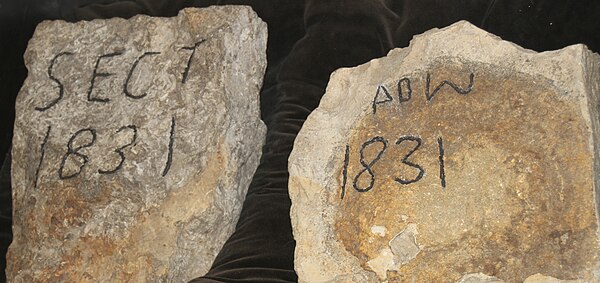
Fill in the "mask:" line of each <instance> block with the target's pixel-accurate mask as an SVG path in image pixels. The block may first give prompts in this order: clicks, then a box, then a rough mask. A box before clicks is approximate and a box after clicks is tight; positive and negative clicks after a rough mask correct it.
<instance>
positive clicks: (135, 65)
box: [123, 52, 160, 99]
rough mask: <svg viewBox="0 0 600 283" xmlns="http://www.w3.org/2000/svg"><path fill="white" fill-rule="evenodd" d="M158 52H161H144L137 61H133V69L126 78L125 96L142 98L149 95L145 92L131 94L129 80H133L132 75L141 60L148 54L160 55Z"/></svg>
mask: <svg viewBox="0 0 600 283" xmlns="http://www.w3.org/2000/svg"><path fill="white" fill-rule="evenodd" d="M158 54H160V52H146V53H144V54H142V56H140V57H138V58H137V59H135V61H134V62H133V66H131V69H129V73H128V74H127V79H125V84H124V85H123V92H124V93H125V96H127V97H129V98H133V99H140V98H143V97H145V96H146V95H148V93H145V92H144V93H142V94H140V95H133V94H131V92H129V81H130V80H131V76H132V75H133V72H134V71H135V68H136V67H137V66H138V64H139V63H140V60H142V59H143V58H144V57H146V56H152V55H158Z"/></svg>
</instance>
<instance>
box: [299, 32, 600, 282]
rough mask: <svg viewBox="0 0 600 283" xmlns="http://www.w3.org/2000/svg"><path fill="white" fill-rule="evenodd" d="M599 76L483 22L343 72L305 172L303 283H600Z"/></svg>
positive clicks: (578, 59)
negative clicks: (491, 30)
mask: <svg viewBox="0 0 600 283" xmlns="http://www.w3.org/2000/svg"><path fill="white" fill-rule="evenodd" d="M599 75H600V56H598V55H597V54H593V53H591V52H590V51H588V50H587V49H586V48H585V47H584V46H581V45H576V46H571V47H568V48H565V49H563V50H559V51H553V52H545V53H535V52H533V51H529V50H524V49H522V48H520V47H518V46H516V45H514V44H512V43H509V42H505V41H502V40H501V39H499V38H497V37H495V36H493V35H491V34H488V33H486V32H484V31H482V30H480V29H478V28H476V27H474V26H472V25H471V24H469V23H467V22H459V23H457V24H454V25H452V26H450V27H448V28H445V29H441V30H438V29H435V30H432V31H429V32H427V33H425V34H424V35H420V36H417V37H416V38H415V39H414V40H413V41H412V42H411V45H410V46H409V47H408V48H405V49H396V50H393V51H391V52H390V53H389V54H388V56H387V57H385V58H382V59H376V60H373V61H371V62H369V63H366V64H364V65H361V66H358V67H355V68H345V69H340V70H337V71H336V72H335V73H334V74H333V75H332V77H331V80H330V83H329V85H328V87H327V91H326V94H325V96H324V97H323V99H322V101H321V104H320V106H319V108H317V109H316V110H315V111H314V112H313V113H312V114H311V115H310V116H309V118H308V119H307V121H306V122H305V124H304V126H303V128H302V130H301V131H300V133H299V135H298V137H297V139H296V142H295V145H294V150H293V152H292V154H291V156H290V161H289V164H290V165H289V171H290V185H289V187H290V197H291V199H292V210H291V217H292V224H293V232H294V238H295V239H296V241H297V246H296V253H295V266H296V271H297V272H298V276H299V278H300V281H302V282H329V281H334V282H365V281H369V282H377V281H380V282H383V281H387V282H458V281H459V280H461V278H463V276H466V275H468V274H481V276H484V277H485V278H486V280H487V279H490V278H492V279H494V280H498V281H500V280H502V281H505V282H523V281H524V280H526V279H527V278H529V277H530V276H532V275H534V274H538V273H540V274H544V275H545V276H552V277H553V278H558V279H563V280H567V279H569V280H570V279H581V280H587V281H590V282H595V281H597V280H600V269H599V261H600V247H599V242H598V241H599V238H598V218H597V211H598V201H597V199H596V198H595V194H596V189H595V188H596V184H595V182H597V179H598V177H599V176H598V174H599V170H600V157H599V156H598V152H599V151H598V150H597V145H596V144H597V143H598V140H599V139H598V138H599V136H598V132H599V131H600V128H599V125H598V121H599V120H598V111H597V108H596V105H598V102H599V101H598V95H599V91H600V82H599ZM484 277H481V278H480V279H482V278H484ZM488 277H489V278H488ZM469 278H470V277H469ZM469 278H467V279H469ZM496 278H497V279H496ZM471 279H473V280H474V279H477V278H475V277H473V278H470V279H469V280H471ZM482 280H483V279H482ZM490 280H491V279H490Z"/></svg>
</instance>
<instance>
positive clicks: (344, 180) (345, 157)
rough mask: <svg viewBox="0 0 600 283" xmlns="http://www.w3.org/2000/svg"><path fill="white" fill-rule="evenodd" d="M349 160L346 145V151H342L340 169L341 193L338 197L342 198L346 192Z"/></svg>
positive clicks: (347, 146)
mask: <svg viewBox="0 0 600 283" xmlns="http://www.w3.org/2000/svg"><path fill="white" fill-rule="evenodd" d="M349 161H350V146H349V145H346V152H345V153H344V167H343V169H342V193H341V196H340V198H341V199H344V195H345V194H346V181H347V180H348V162H349Z"/></svg>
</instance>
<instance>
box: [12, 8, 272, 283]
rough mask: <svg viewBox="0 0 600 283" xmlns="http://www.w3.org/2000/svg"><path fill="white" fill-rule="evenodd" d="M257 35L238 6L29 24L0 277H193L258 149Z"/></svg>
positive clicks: (260, 31)
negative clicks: (10, 217)
mask: <svg viewBox="0 0 600 283" xmlns="http://www.w3.org/2000/svg"><path fill="white" fill-rule="evenodd" d="M266 37H267V33H266V25H265V24H264V23H263V22H262V21H261V20H260V19H258V17H257V16H256V14H255V13H254V12H253V11H252V10H251V9H250V8H248V7H243V6H223V7H212V8H207V9H186V10H183V11H181V12H180V14H179V15H178V16H177V17H173V18H152V17H147V16H136V17H134V18H131V19H129V20H124V19H109V20H95V21H91V22H78V23H74V24H70V23H66V22H63V21H46V22H43V23H41V24H40V25H39V26H38V27H37V29H36V32H35V34H34V36H33V38H32V39H31V40H30V42H29V46H28V49H27V51H26V54H25V61H26V64H27V67H28V69H29V76H28V78H27V80H26V81H25V83H24V85H23V88H22V89H21V92H20V93H19V96H18V98H17V104H16V111H17V117H16V122H15V130H14V139H13V149H12V154H13V155H12V156H13V163H12V168H13V171H12V180H13V188H14V191H13V200H14V224H13V231H14V241H13V243H12V245H11V247H10V251H9V255H8V264H9V266H8V270H7V271H8V277H9V278H10V280H11V281H12V282H184V281H186V280H189V279H192V278H194V277H197V276H201V275H203V274H204V273H206V272H207V271H208V269H209V267H210V265H211V264H212V261H213V260H214V257H215V256H216V254H217V252H218V251H219V249H220V248H221V246H222V245H223V243H224V242H225V240H226V239H227V238H228V237H229V235H230V234H231V233H232V232H233V229H234V226H235V224H236V222H237V218H238V216H239V212H240V209H241V205H242V202H243V199H244V197H245V194H246V191H247V188H248V186H249V184H250V181H251V179H252V176H253V174H254V171H255V170H256V167H257V165H258V162H259V158H260V152H261V147H262V145H263V143H264V135H265V131H266V128H265V126H264V124H263V123H262V121H261V120H260V113H259V111H260V110H259V101H258V93H259V90H260V87H261V84H262V78H263V74H264V70H265V66H266V55H265V49H266V40H267V38H266ZM61 89H62V90H61ZM61 92H62V94H61ZM61 95H62V98H61Z"/></svg>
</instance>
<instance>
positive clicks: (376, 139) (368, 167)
mask: <svg viewBox="0 0 600 283" xmlns="http://www.w3.org/2000/svg"><path fill="white" fill-rule="evenodd" d="M373 143H381V144H383V148H381V150H380V151H379V152H378V153H377V155H376V156H375V158H373V160H372V161H371V162H369V163H366V162H365V155H364V150H365V148H367V146H369V145H371V144H373ZM386 148H387V141H386V140H385V139H384V138H382V137H374V138H372V139H370V140H368V141H367V142H365V143H363V144H362V146H361V148H360V164H361V165H362V166H363V168H364V169H363V170H361V171H360V172H358V174H357V175H356V177H354V189H355V190H356V191H358V192H361V193H362V192H368V191H369V190H371V189H372V188H373V185H374V184H375V172H373V168H372V167H373V165H375V163H376V162H377V161H378V160H379V159H380V158H381V156H382V155H383V152H385V150H386ZM365 172H368V173H369V175H371V180H370V183H369V185H368V186H366V187H365V188H360V187H359V186H358V179H359V178H360V176H361V175H362V174H363V173H365Z"/></svg>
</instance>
